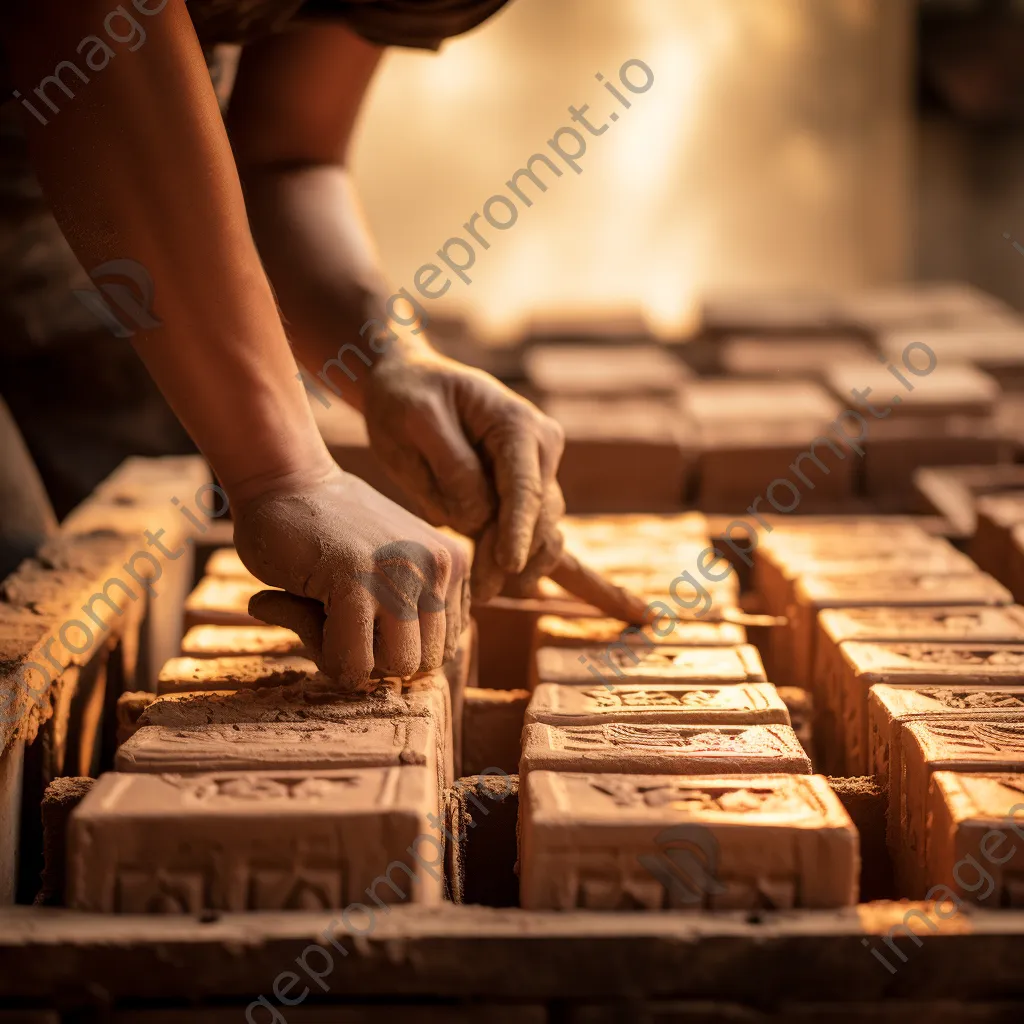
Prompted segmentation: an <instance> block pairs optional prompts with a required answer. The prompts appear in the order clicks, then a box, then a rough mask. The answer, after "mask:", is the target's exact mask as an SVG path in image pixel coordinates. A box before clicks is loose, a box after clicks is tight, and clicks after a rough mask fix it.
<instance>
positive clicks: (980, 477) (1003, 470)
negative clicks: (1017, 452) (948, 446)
mask: <svg viewBox="0 0 1024 1024" xmlns="http://www.w3.org/2000/svg"><path fill="white" fill-rule="evenodd" d="M1003 401H1004V402H1005V396H1004V399H1003ZM1002 404H1003V403H1002V402H1001V403H1000V406H1001V407H1002ZM913 476H914V487H915V492H916V501H915V504H916V505H917V507H919V508H927V509H928V510H929V511H931V512H934V513H935V514H937V515H940V516H943V517H944V518H945V519H947V520H948V521H949V523H950V535H951V536H954V537H956V538H957V539H961V538H967V537H971V536H973V534H974V528H975V525H976V522H977V517H976V516H975V512H974V503H975V501H976V499H977V498H979V497H984V496H985V495H988V494H996V493H998V492H1000V491H1012V490H1014V489H1020V488H1024V466H1021V465H1016V464H1014V463H1006V464H1002V465H997V466H938V467H935V468H932V467H931V466H924V467H921V468H920V469H918V470H916V471H915V472H914V474H913Z"/></svg>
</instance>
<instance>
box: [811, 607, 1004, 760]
mask: <svg viewBox="0 0 1024 1024" xmlns="http://www.w3.org/2000/svg"><path fill="white" fill-rule="evenodd" d="M968 644H971V645H975V647H974V648H973V649H974V650H979V651H980V650H981V645H995V646H992V647H990V648H986V649H990V650H992V651H993V653H996V652H999V651H1002V652H1004V653H1003V654H1002V655H1001V656H1000V659H999V660H1001V661H1003V662H1004V663H1008V662H1012V661H1013V658H1012V657H1011V654H1012V652H1013V650H1014V647H1013V646H1012V645H1015V644H1016V645H1020V644H1024V609H1022V608H1020V607H1018V606H1016V605H1010V606H1006V607H992V608H985V607H973V608H972V607H969V606H961V607H956V606H950V605H940V606H937V607H934V608H915V607H906V608H899V607H891V606H888V607H886V606H883V607H874V608H836V609H826V610H825V611H822V612H821V613H820V614H819V616H818V637H817V644H816V650H815V667H814V678H815V679H816V680H817V682H818V685H819V687H820V692H821V701H822V704H823V706H824V707H825V708H827V709H828V711H829V714H828V716H827V718H826V719H825V720H824V721H823V722H822V724H821V731H820V735H821V739H822V741H823V743H824V744H825V745H826V746H827V749H828V750H829V751H830V752H831V753H832V755H833V758H834V759H833V760H831V761H830V767H832V768H834V769H835V770H836V771H837V772H839V771H842V772H843V773H844V774H847V775H861V774H866V773H867V772H868V771H869V769H871V762H870V759H869V756H868V749H867V746H866V744H867V730H866V727H865V717H866V710H865V709H866V700H867V693H868V690H869V689H870V687H871V686H873V685H874V684H875V683H891V684H897V683H901V682H906V683H908V684H911V685H912V684H914V683H916V682H922V681H926V679H922V678H921V677H920V675H919V674H918V675H914V676H913V678H904V677H905V675H906V673H907V672H908V671H909V672H911V673H912V674H913V670H912V668H911V666H912V664H913V662H912V652H918V653H923V657H924V659H925V660H924V661H921V662H920V664H919V666H918V667H919V669H924V670H927V668H928V666H929V665H932V666H934V665H936V664H938V661H939V659H940V658H941V657H942V656H943V655H942V653H941V652H942V651H943V650H946V649H947V648H948V651H949V652H950V654H949V656H950V657H951V658H953V657H955V658H957V659H958V660H959V661H960V662H962V663H963V664H965V665H967V666H968V667H969V666H970V665H971V664H975V665H984V663H985V662H984V660H982V659H981V658H980V657H979V656H975V657H976V659H977V660H975V661H973V662H972V661H971V656H970V654H969V649H968V648H967V647H964V646H962V645H968ZM925 645H931V647H930V648H926V647H925ZM955 652H959V653H955ZM933 671H936V669H934V668H933ZM954 675H955V673H954ZM940 681H941V680H940ZM950 681H951V682H952V683H954V684H958V683H963V682H964V680H963V679H962V678H960V679H957V678H953V679H951V680H950ZM973 681H977V680H973Z"/></svg>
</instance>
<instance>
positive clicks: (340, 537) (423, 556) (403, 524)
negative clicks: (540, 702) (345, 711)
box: [235, 469, 469, 688]
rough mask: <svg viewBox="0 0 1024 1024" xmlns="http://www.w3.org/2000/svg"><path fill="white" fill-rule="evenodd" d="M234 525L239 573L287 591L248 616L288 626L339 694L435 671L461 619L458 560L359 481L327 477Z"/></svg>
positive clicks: (245, 514)
mask: <svg viewBox="0 0 1024 1024" xmlns="http://www.w3.org/2000/svg"><path fill="white" fill-rule="evenodd" d="M236 516H237V518H236V523H235V543H236V545H237V546H238V553H239V555H240V556H241V558H242V561H243V562H244V563H245V566H246V568H248V569H249V570H250V572H252V573H254V574H255V575H256V576H258V577H259V578H260V579H261V580H264V581H266V582H267V583H270V584H272V585H274V586H278V587H282V588H283V589H285V590H287V591H289V593H287V594H273V593H267V592H262V593H260V594H257V595H256V596H255V597H254V598H253V599H252V602H251V604H250V611H251V613H252V614H253V615H255V616H258V617H259V618H261V619H263V620H264V621H267V622H271V623H273V624H274V625H278V626H285V627H286V628H288V629H293V630H294V631H295V632H296V633H298V634H299V636H300V637H302V639H303V641H304V642H305V643H306V644H307V646H309V647H310V649H311V650H312V651H313V652H314V656H315V660H316V661H317V664H318V665H319V666H320V667H321V669H322V670H323V671H324V672H325V673H326V674H327V675H329V676H332V677H333V678H335V679H337V680H338V681H339V683H341V684H342V685H343V686H346V687H348V688H354V687H356V686H358V685H360V684H361V683H363V682H364V681H365V680H366V679H367V678H368V677H369V676H370V675H371V673H375V674H380V675H397V676H409V675H412V674H413V673H414V672H417V671H420V670H430V669H435V668H438V667H440V665H441V663H442V661H443V660H444V659H445V658H446V657H451V656H452V655H453V654H454V653H455V649H456V647H457V645H458V640H459V636H460V634H461V632H462V622H463V618H464V616H467V615H468V603H469V591H468V580H467V570H468V565H467V560H466V553H465V552H464V551H463V550H462V548H461V547H460V545H459V544H458V542H457V541H455V540H453V539H451V538H448V537H445V536H442V535H441V534H440V533H438V532H437V531H436V530H434V529H433V528H432V527H430V526H428V525H427V524H426V523H424V522H423V521H422V520H419V519H417V518H416V517H415V516H413V515H412V514H411V513H409V512H407V511H405V509H403V508H400V507H399V506H398V505H396V504H395V503H394V502H392V501H389V500H388V499H387V498H385V497H384V496H383V495H381V494H378V493H377V492H376V491H375V490H373V488H371V487H369V486H368V485H367V484H365V483H363V481H362V480H359V479H358V478H357V477H353V476H349V475H348V474H347V473H343V472H342V471H341V470H339V469H334V470H332V471H331V472H330V473H329V474H328V475H327V476H326V477H325V478H321V479H317V480H314V481H311V482H310V483H309V484H308V485H307V486H306V487H295V485H294V484H293V485H291V486H290V487H289V488H288V489H287V490H282V491H279V492H273V491H272V492H270V493H268V494H265V495H261V496H259V497H257V498H254V499H252V500H250V501H248V502H246V503H244V504H243V505H242V506H241V507H240V508H239V509H237V511H236ZM300 594H301V595H304V596H305V599H303V598H302V597H296V596H294V595H300ZM309 598H312V599H313V601H310V600H308V599H309Z"/></svg>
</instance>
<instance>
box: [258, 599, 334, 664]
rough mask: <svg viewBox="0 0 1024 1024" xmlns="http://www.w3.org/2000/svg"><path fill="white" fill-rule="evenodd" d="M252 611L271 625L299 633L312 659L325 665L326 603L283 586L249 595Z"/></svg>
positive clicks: (262, 620)
mask: <svg viewBox="0 0 1024 1024" xmlns="http://www.w3.org/2000/svg"><path fill="white" fill-rule="evenodd" d="M249 614H250V615H251V616H252V617H253V618H254V619H259V620H260V621H261V622H266V623H269V624H270V625H271V626H284V628H285V629H290V630H292V631H293V632H295V633H298V634H299V639H300V640H301V641H302V643H303V644H304V645H305V647H306V648H307V650H308V651H309V653H310V656H311V657H312V658H313V660H314V661H315V662H316V663H317V665H319V666H320V667H321V668H323V665H322V659H323V642H324V622H325V621H326V619H327V614H326V613H325V611H324V606H323V605H322V604H321V603H320V602H319V601H315V600H314V599H313V598H311V597H297V596H296V595H295V594H289V593H287V591H284V590H261V591H260V592H259V593H257V594H253V596H252V597H250V598H249Z"/></svg>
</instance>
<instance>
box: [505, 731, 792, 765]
mask: <svg viewBox="0 0 1024 1024" xmlns="http://www.w3.org/2000/svg"><path fill="white" fill-rule="evenodd" d="M531 771H560V772H572V771H591V772H625V773H630V772H634V773H647V774H650V775H687V774H690V775H697V774H715V775H717V774H722V773H725V774H729V775H732V774H737V773H744V772H754V773H760V772H795V773H797V774H809V773H810V771H811V762H810V760H809V759H808V757H807V754H806V753H805V752H804V749H803V747H801V746H800V741H799V740H798V739H797V738H796V734H795V733H794V732H793V730H792V729H791V728H790V727H789V726H788V725H723V726H717V727H713V726H706V725H634V724H632V723H629V722H609V723H601V724H599V725H569V726H554V725H541V724H538V723H535V724H532V725H527V726H526V727H525V728H524V730H523V753H522V758H521V760H520V762H519V774H520V775H521V776H523V775H526V774H527V773H528V772H531Z"/></svg>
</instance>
